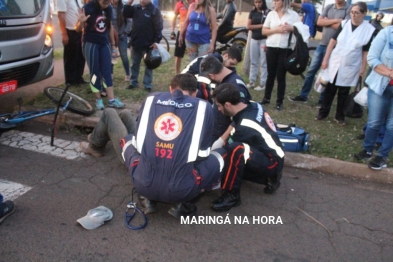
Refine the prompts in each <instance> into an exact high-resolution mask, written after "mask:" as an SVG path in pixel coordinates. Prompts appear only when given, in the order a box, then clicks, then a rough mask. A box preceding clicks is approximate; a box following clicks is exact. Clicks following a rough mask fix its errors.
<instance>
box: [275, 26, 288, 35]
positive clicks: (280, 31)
mask: <svg viewBox="0 0 393 262" xmlns="http://www.w3.org/2000/svg"><path fill="white" fill-rule="evenodd" d="M286 32H287V31H286V29H285V25H279V26H278V27H277V33H279V34H284V33H286Z"/></svg>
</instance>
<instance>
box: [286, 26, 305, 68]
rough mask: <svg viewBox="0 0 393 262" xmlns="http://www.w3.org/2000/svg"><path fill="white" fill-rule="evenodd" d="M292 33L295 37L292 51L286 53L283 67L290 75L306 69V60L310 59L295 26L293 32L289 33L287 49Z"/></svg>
mask: <svg viewBox="0 0 393 262" xmlns="http://www.w3.org/2000/svg"><path fill="white" fill-rule="evenodd" d="M292 35H295V37H296V44H295V48H294V50H293V51H292V53H291V54H289V55H287V58H286V59H285V69H286V70H287V71H288V72H289V73H290V74H292V75H300V74H301V73H303V72H304V70H306V67H307V65H308V61H309V60H310V54H309V52H308V46H307V44H306V42H304V40H303V37H302V35H301V34H300V33H299V31H298V30H297V28H296V27H294V30H293V32H291V34H290V35H289V38H288V49H289V47H290V45H291V39H292ZM287 52H288V51H287Z"/></svg>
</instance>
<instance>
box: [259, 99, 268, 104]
mask: <svg viewBox="0 0 393 262" xmlns="http://www.w3.org/2000/svg"><path fill="white" fill-rule="evenodd" d="M259 103H260V104H261V105H268V104H270V100H269V99H266V98H264V99H262V101H261V102H259Z"/></svg>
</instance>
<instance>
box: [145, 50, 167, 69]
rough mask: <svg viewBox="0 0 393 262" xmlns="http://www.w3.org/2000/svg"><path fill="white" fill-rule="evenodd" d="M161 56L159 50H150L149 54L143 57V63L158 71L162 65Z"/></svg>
mask: <svg viewBox="0 0 393 262" xmlns="http://www.w3.org/2000/svg"><path fill="white" fill-rule="evenodd" d="M161 61H162V58H161V54H160V52H159V51H158V49H153V48H152V49H150V50H149V52H147V53H146V54H145V55H144V56H143V62H145V65H146V67H147V68H149V69H156V68H157V67H159V66H160V65H161Z"/></svg>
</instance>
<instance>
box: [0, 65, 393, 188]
mask: <svg viewBox="0 0 393 262" xmlns="http://www.w3.org/2000/svg"><path fill="white" fill-rule="evenodd" d="M63 83H64V73H63V63H62V60H56V61H55V71H54V74H53V76H52V77H50V78H48V79H46V80H44V81H41V82H39V83H35V84H32V85H30V86H26V87H23V88H21V89H20V90H18V91H17V92H15V93H14V94H8V95H7V96H0V104H1V105H2V110H4V108H3V107H4V102H5V101H6V100H8V101H15V99H16V97H19V96H22V98H23V97H24V96H25V97H28V96H32V95H36V94H38V93H41V92H43V91H42V90H43V89H44V88H45V87H46V86H58V85H60V84H63ZM12 96H14V98H13V97H12ZM5 98H6V99H5ZM2 99H3V101H4V102H3V101H2ZM8 112H10V111H9V110H8ZM101 113H102V111H96V113H95V114H93V115H92V116H90V117H84V116H81V115H77V114H73V113H70V112H65V113H64V114H63V115H62V117H61V118H60V123H59V124H65V125H71V126H81V127H89V128H93V127H94V126H95V124H96V123H97V121H98V120H99V118H100V116H101ZM52 119H53V116H47V117H41V118H37V121H44V122H50V123H51V122H52ZM285 166H286V167H294V168H298V169H301V170H311V171H315V172H320V173H323V174H332V175H340V176H347V177H353V178H356V179H361V180H369V181H375V182H380V183H388V184H391V183H393V168H384V169H382V170H381V171H374V170H372V169H370V168H368V167H367V165H366V164H359V163H352V162H346V161H341V160H337V159H332V158H326V157H315V156H312V155H308V154H302V153H291V152H287V153H286V157H285Z"/></svg>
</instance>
